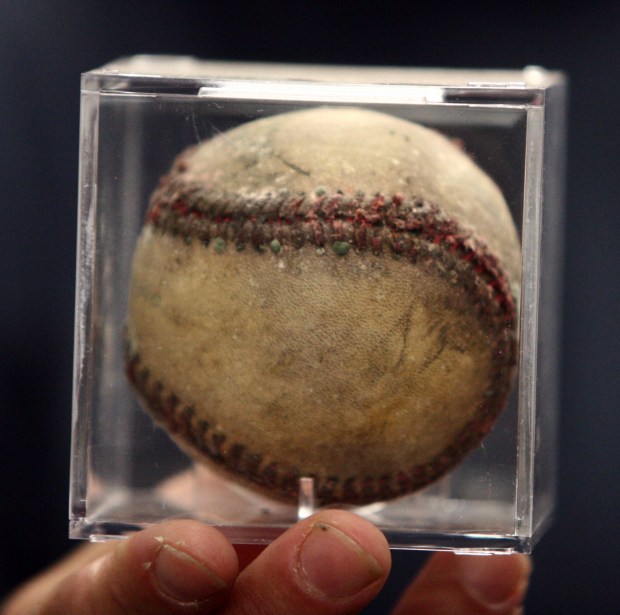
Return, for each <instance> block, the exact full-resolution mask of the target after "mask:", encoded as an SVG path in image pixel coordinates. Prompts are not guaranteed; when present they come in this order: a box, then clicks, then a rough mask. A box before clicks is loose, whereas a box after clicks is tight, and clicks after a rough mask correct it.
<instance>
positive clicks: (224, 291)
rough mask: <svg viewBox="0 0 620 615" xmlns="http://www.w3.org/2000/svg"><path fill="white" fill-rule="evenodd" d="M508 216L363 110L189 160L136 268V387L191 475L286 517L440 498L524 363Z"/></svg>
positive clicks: (248, 136) (195, 151) (477, 176)
mask: <svg viewBox="0 0 620 615" xmlns="http://www.w3.org/2000/svg"><path fill="white" fill-rule="evenodd" d="M519 282H520V250H519V242H518V237H517V232H516V230H515V226H514V223H513V221H512V219H511V216H510V212H509V210H508V207H507V205H506V203H505V201H504V198H503V196H502V194H501V192H500V190H499V189H498V187H497V186H496V185H495V184H494V182H493V181H492V180H491V179H490V178H489V177H488V176H487V175H486V174H485V173H484V172H483V171H482V170H481V169H480V168H479V167H478V166H476V165H475V164H474V163H473V162H472V160H471V159H470V157H469V156H468V155H467V154H465V153H464V152H463V151H461V150H460V149H459V148H457V147H456V146H454V145H453V144H452V143H451V142H450V141H449V140H448V139H446V138H445V137H444V136H442V135H440V134H439V133H437V132H435V131H433V130H430V129H427V128H424V127H422V126H419V125H416V124H413V123H411V122H408V121H406V120H403V119H399V118H396V117H393V116H390V115H386V114H383V113H379V112H376V111H370V110H364V109H356V108H313V109H308V110H302V111H296V112H291V113H286V114H281V115H276V116H272V117H267V118H264V119H259V120H256V121H252V122H248V123H246V124H244V125H241V126H239V127H237V128H235V129H233V130H230V131H228V132H226V133H223V134H219V135H217V136H215V137H214V138H212V139H210V140H208V141H206V142H203V143H200V144H199V145H195V146H193V147H190V148H189V149H187V150H186V151H184V152H182V153H181V154H180V156H179V157H178V158H177V160H176V161H175V162H174V164H173V167H172V169H171V170H170V172H169V173H168V174H167V175H166V176H165V177H163V178H162V180H161V181H160V184H159V186H158V187H157V189H156V190H155V193H154V194H153V197H152V201H151V204H150V208H149V211H148V214H147V220H146V223H145V225H144V228H143V230H142V233H141V235H140V238H139V240H138V243H137V247H136V250H135V257H134V263H133V278H132V285H131V296H130V305H129V315H128V324H127V357H128V358H127V371H128V374H129V378H130V380H131V381H132V383H133V385H134V387H135V389H136V390H137V392H138V394H139V396H140V398H141V399H142V400H143V403H144V405H145V407H146V408H147V409H148V410H149V412H150V413H151V414H152V415H153V416H154V418H155V419H156V420H157V422H158V423H159V424H161V425H163V426H164V427H165V428H166V429H167V430H168V431H169V432H170V433H171V434H172V435H173V437H174V438H175V440H176V441H177V442H178V443H179V444H180V445H181V446H182V447H183V448H184V449H185V450H186V451H188V452H189V453H190V454H191V455H192V456H194V457H195V458H196V459H199V460H203V461H205V462H207V463H209V464H211V465H212V466H213V467H216V468H219V469H221V471H222V472H225V473H228V474H229V475H230V476H231V477H233V478H234V479H235V480H238V481H241V482H243V483H244V484H246V485H248V486H251V487H253V488H256V489H259V490H261V491H262V492H266V493H268V494H270V495H272V496H274V497H277V498H280V499H288V500H294V498H295V497H296V495H297V492H298V484H299V479H300V478H301V477H312V478H314V484H315V492H316V497H317V500H318V502H319V503H321V504H326V503H332V502H348V503H366V502H370V501H375V500H381V499H389V498H394V497H396V496H399V495H402V494H405V493H409V492H411V491H414V490H415V489H418V488H420V487H422V486H425V485H427V484H428V483H430V482H431V481H434V480H435V479H437V478H438V477H440V476H442V475H443V474H444V473H445V472H447V471H448V470H450V469H451V468H453V467H454V466H455V465H456V464H457V463H458V462H459V461H460V460H462V459H463V457H464V456H465V455H466V454H467V453H468V452H469V451H471V450H472V449H473V448H475V447H476V446H478V444H479V443H480V441H481V439H482V438H483V437H484V436H485V435H486V434H487V433H488V431H489V430H490V429H491V427H492V425H493V423H494V421H495V419H496V417H497V415H498V413H499V412H500V410H501V409H502V407H503V406H504V404H505V401H506V397H507V395H508V392H509V389H510V386H511V380H512V377H513V372H514V367H515V363H516V353H517V311H516V310H517V308H516V302H517V297H516V295H517V294H518V290H517V289H518V285H519Z"/></svg>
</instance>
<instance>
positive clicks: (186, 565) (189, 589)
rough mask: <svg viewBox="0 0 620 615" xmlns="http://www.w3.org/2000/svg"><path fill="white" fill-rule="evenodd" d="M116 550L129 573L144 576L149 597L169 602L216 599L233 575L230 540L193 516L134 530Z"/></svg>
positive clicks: (235, 569)
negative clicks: (188, 519)
mask: <svg viewBox="0 0 620 615" xmlns="http://www.w3.org/2000/svg"><path fill="white" fill-rule="evenodd" d="M116 555H117V559H119V558H120V559H121V560H122V559H123V558H125V559H126V564H127V565H128V566H129V568H130V571H132V572H133V575H131V574H130V576H134V577H135V578H137V579H140V580H142V581H143V583H142V585H141V587H142V589H143V590H144V591H146V592H147V593H148V594H150V595H149V596H148V597H149V598H150V597H151V595H152V597H153V598H154V600H155V601H163V602H166V603H168V604H170V605H172V606H184V605H194V606H196V607H197V606H199V605H200V606H203V607H205V608H206V607H207V606H211V605H215V604H220V603H221V602H223V601H224V600H225V597H226V595H227V593H228V592H229V590H230V588H231V587H232V586H233V584H234V582H235V579H236V577H237V574H238V561H237V556H236V554H235V550H234V549H233V547H232V545H231V544H230V543H229V542H228V540H226V538H225V537H224V536H223V534H221V533H220V532H219V531H217V530H216V529H214V528H211V527H208V526H206V525H204V524H202V523H199V522H196V521H169V522H165V523H161V524H159V525H157V526H154V527H152V528H149V529H147V530H144V531H142V532H139V533H137V534H135V535H133V536H132V537H131V538H129V540H127V542H126V544H124V545H123V546H122V548H121V549H119V551H118V552H117V554H116ZM117 564H118V562H117ZM121 566H122V562H121ZM139 587H140V585H139ZM132 590H133V588H131V587H130V588H127V589H126V590H125V594H126V593H127V591H132ZM138 599H139V600H141V601H142V603H144V598H138Z"/></svg>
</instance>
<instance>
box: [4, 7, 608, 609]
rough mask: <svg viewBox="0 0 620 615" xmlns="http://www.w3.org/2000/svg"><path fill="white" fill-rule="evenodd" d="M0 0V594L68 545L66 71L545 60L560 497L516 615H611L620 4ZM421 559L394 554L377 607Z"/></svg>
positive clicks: (72, 134) (75, 97) (71, 164)
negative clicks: (559, 162)
mask: <svg viewBox="0 0 620 615" xmlns="http://www.w3.org/2000/svg"><path fill="white" fill-rule="evenodd" d="M618 7H619V5H618V4H617V3H614V2H590V3H589V4H588V5H586V4H585V3H579V4H576V5H575V6H574V7H572V8H570V7H569V4H568V3H559V2H557V3H555V2H551V3H546V4H543V3H542V2H539V3H536V4H534V5H530V4H529V3H506V4H505V5H503V4H501V3H497V2H489V3H482V2H469V3H466V2H461V3H459V4H458V5H451V4H446V3H433V4H431V3H417V2H411V1H410V2H408V3H406V4H403V5H394V6H391V5H390V3H389V2H382V3H377V5H374V4H372V3H368V4H362V3H359V2H358V3H354V4H351V5H348V4H344V3H343V4H338V3H336V2H329V3H322V2H318V1H317V0H315V1H313V2H305V1H299V2H289V3H285V2H272V3H268V2H261V3H254V4H252V5H251V8H245V6H244V5H242V4H239V3H233V2H228V3H217V2H204V1H203V2H190V1H187V0H186V1H183V0H177V1H176V2H173V1H168V2H165V1H162V0H144V1H140V2H131V1H128V0H108V1H107V2H96V1H87V0H83V1H82V2H78V1H76V2H70V1H68V0H60V1H57V2H54V1H53V0H0V353H1V355H0V404H1V405H0V472H1V477H2V487H3V489H2V491H1V492H0V493H1V495H0V498H1V499H0V522H1V527H2V530H3V532H4V533H3V536H2V539H1V540H0V595H1V594H3V593H4V592H6V591H8V589H9V588H10V587H12V586H13V585H14V584H16V583H17V582H19V581H20V580H23V579H24V578H27V577H28V576H29V575H31V574H32V573H33V572H34V571H35V570H37V569H39V568H41V567H42V566H45V565H46V564H47V563H49V562H50V561H51V560H53V559H54V558H56V557H57V556H58V555H59V554H60V553H62V552H63V551H65V550H66V549H67V548H68V547H69V546H70V543H69V541H68V540H67V538H66V535H67V484H68V480H67V478H68V464H69V437H70V435H69V430H70V408H71V378H72V375H71V374H72V349H73V348H72V344H73V293H74V273H75V264H74V263H75V231H76V194H77V164H78V117H79V115H78V112H79V77H80V73H81V72H83V71H86V70H89V69H91V68H94V67H97V66H100V65H102V64H104V63H105V62H107V61H109V60H111V59H114V58H115V57H117V56H120V55H128V54H133V53H175V54H193V55H197V56H201V57H204V58H210V59H239V60H273V61H287V62H292V61H299V62H322V63H339V64H347V63H351V64H380V65H381V64H383V65H386V64H387V65H389V64H391V65H410V66H416V65H417V66H448V67H489V68H490V67H498V68H499V67H501V68H521V67H522V66H524V65H528V64H538V65H543V66H545V67H547V68H553V69H561V70H564V71H565V72H566V73H567V74H568V75H569V77H570V82H571V100H570V115H569V122H570V135H569V159H568V186H567V195H568V197H567V216H566V254H565V262H566V266H565V276H564V289H565V300H564V310H563V315H562V317H563V348H562V363H561V371H562V378H563V386H562V420H561V453H560V481H559V487H560V490H559V503H558V512H557V519H556V522H555V524H554V526H553V528H552V529H551V530H550V531H549V532H548V534H547V535H546V536H545V537H544V538H543V540H542V541H541V543H540V544H539V546H538V547H537V548H536V551H535V574H534V578H533V586H532V590H531V594H530V597H529V599H528V613H544V614H548V613H562V614H564V613H578V614H580V613H584V614H598V613H601V614H605V613H615V612H618V611H617V609H618V608H619V607H618V604H620V582H619V581H618V577H617V569H618V568H620V555H619V554H618V551H619V550H620V539H619V538H618V532H617V531H616V530H617V524H616V517H617V515H618V509H619V503H620V502H619V500H620V497H619V496H620V487H619V483H620V467H619V465H620V452H618V450H617V445H618V444H619V437H618V436H619V435H620V380H619V378H618V375H619V372H620V370H619V360H618V355H619V351H620V335H619V326H618V306H619V304H620V285H619V281H620V276H619V275H618V270H619V268H620V242H619V241H618V232H619V231H620V207H619V204H618V196H619V194H620V190H619V188H620V173H619V172H618V162H619V160H620V113H619V106H618V95H619V94H620V91H619V90H620V50H619V49H620V47H619V40H620V9H619V8H618ZM424 557H425V556H424V555H423V554H418V553H396V554H395V569H396V572H397V574H395V575H394V577H393V580H392V581H391V582H390V585H388V588H387V589H386V591H385V592H384V594H383V596H382V600H381V601H380V602H378V603H377V605H376V607H375V608H374V609H372V610H371V609H369V610H368V612H369V613H370V612H372V613H385V612H387V606H386V605H387V604H389V603H390V601H391V600H393V597H394V595H395V594H394V592H395V591H396V588H397V587H398V586H399V584H402V582H403V579H405V578H406V577H408V576H409V575H410V574H412V573H413V572H414V571H415V569H416V567H417V566H418V565H419V563H420V562H421V561H422V559H423V558H424Z"/></svg>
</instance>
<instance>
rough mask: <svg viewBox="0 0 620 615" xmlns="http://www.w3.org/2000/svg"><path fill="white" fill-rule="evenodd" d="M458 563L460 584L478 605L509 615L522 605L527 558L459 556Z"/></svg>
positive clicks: (525, 585)
mask: <svg viewBox="0 0 620 615" xmlns="http://www.w3.org/2000/svg"><path fill="white" fill-rule="evenodd" d="M460 562H461V563H460V577H461V582H462V584H463V586H464V588H465V589H466V591H467V592H468V593H469V595H470V596H472V598H474V599H475V600H476V601H478V602H479V603H481V604H485V605H488V606H493V607H494V608H495V609H496V610H497V611H498V612H500V611H501V612H504V611H505V612H510V613H513V612H515V609H517V607H518V606H519V605H520V604H521V603H522V602H523V599H524V598H525V592H526V590H527V586H528V582H529V578H530V574H531V570H532V565H531V562H530V559H529V558H528V557H527V556H525V555H490V556H484V557H475V556H473V557H470V556H461V560H460ZM500 607H501V608H500Z"/></svg>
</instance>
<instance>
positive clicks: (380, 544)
mask: <svg viewBox="0 0 620 615" xmlns="http://www.w3.org/2000/svg"><path fill="white" fill-rule="evenodd" d="M389 570H390V552H389V547H388V544H387V541H386V540H385V537H384V536H383V534H382V533H381V532H380V531H379V530H378V529H377V528H376V527H375V526H373V525H372V524H371V523H369V522H367V521H365V520H364V519H362V518H361V517H358V516H357V515H354V514H352V513H348V512H345V511H337V510H329V511H323V512H320V513H317V514H316V515H314V516H312V517H309V518H308V519H306V520H304V521H302V522H300V523H298V524H297V525H296V526H294V527H292V528H291V529H289V530H288V531H287V532H285V533H284V534H283V535H282V536H280V538H278V539H277V540H276V541H275V542H274V543H273V544H271V545H270V546H269V547H267V548H266V549H265V550H264V551H263V552H262V553H261V554H260V555H259V556H258V557H257V558H256V559H255V560H254V561H253V562H252V563H251V564H250V565H249V566H248V567H247V568H246V569H245V570H244V571H243V572H242V573H241V574H240V575H239V578H238V579H237V583H236V584H235V587H234V589H233V591H232V594H231V597H230V601H229V603H228V605H227V608H226V609H224V611H223V613H225V614H227V615H239V614H244V613H247V614H249V613H270V614H271V615H289V614H290V613H295V615H305V614H311V615H316V613H321V614H323V615H337V614H339V613H357V612H358V611H359V610H360V609H362V608H363V607H364V606H365V605H366V604H368V603H369V602H370V601H371V600H372V599H373V598H374V597H375V595H376V594H377V593H378V591H379V590H380V589H381V587H382V585H383V583H384V582H385V580H386V578H387V575H388V574H389Z"/></svg>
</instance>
